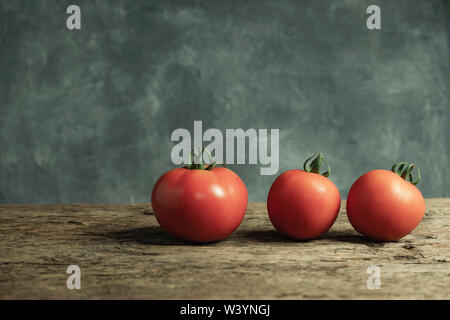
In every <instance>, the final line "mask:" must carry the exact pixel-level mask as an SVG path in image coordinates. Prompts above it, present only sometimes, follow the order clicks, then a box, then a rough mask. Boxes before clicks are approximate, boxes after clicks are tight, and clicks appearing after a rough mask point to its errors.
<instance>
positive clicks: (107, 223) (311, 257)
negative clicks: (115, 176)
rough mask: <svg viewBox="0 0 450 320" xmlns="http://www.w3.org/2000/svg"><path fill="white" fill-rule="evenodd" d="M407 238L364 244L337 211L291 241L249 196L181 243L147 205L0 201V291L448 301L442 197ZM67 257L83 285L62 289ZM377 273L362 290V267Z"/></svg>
mask: <svg viewBox="0 0 450 320" xmlns="http://www.w3.org/2000/svg"><path fill="white" fill-rule="evenodd" d="M426 204H427V211H426V216H425V217H424V219H423V221H422V222H421V224H420V225H419V227H418V228H417V229H416V230H415V231H414V232H413V233H412V234H411V235H408V236H407V237H405V238H403V239H402V240H400V241H398V242H393V243H376V242H371V241H369V240H367V239H365V238H363V237H362V236H360V235H358V234H357V233H356V232H355V231H354V230H353V229H352V227H351V225H350V224H349V222H348V221H347V217H346V215H345V208H344V205H345V203H343V208H342V210H341V213H340V214H339V217H338V220H337V221H336V223H335V225H334V226H333V227H332V228H331V229H330V231H329V232H328V233H326V234H325V235H323V236H322V237H321V238H320V239H318V240H314V241H307V242H296V241H291V240H287V239H285V238H283V237H282V236H280V235H279V234H278V233H277V232H276V231H275V230H274V229H273V227H272V225H271V224H270V221H269V219H268V216H267V213H266V207H265V203H250V204H249V208H248V212H247V215H246V218H245V220H244V221H243V223H242V225H241V226H240V227H239V229H238V230H237V231H236V232H235V233H234V234H233V235H232V236H230V237H229V238H227V239H226V240H224V241H221V242H217V243H213V244H207V245H195V244H188V243H184V242H181V241H179V240H177V239H175V238H173V237H171V236H169V235H168V234H166V233H165V232H164V231H163V230H161V229H160V227H159V226H158V224H157V222H156V220H155V217H154V216H153V213H152V209H151V205H150V204H141V205H92V204H74V205H1V206H0V298H1V299H16V298H19V299H37V298H44V299H62V298H63V299H66V298H68V299H135V298H137V299H235V298H239V299H316V298H317V299H341V298H345V299H367V298H368V299H384V298H387V299H400V298H401V299H411V298H414V299H423V298H426V299H428V298H436V299H448V298H450V233H449V225H450V199H429V200H427V201H426ZM69 265H78V266H79V267H80V269H81V290H76V289H74V290H69V289H67V286H66V281H67V278H68V276H69V275H68V274H66V269H67V267H68V266H69ZM370 265H376V266H378V267H379V268H380V271H381V288H380V289H372V290H369V289H368V288H367V285H366V281H367V279H368V277H369V274H367V272H366V271H367V267H368V266H370Z"/></svg>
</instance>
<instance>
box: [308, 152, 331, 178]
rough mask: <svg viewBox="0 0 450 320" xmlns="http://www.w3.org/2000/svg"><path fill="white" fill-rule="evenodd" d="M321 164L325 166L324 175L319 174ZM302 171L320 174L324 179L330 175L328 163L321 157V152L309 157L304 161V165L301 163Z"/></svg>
mask: <svg viewBox="0 0 450 320" xmlns="http://www.w3.org/2000/svg"><path fill="white" fill-rule="evenodd" d="M322 163H325V165H326V166H327V171H325V172H324V173H320V168H321V167H322ZM303 169H304V170H305V171H306V172H311V173H316V174H320V175H322V176H324V177H328V176H329V175H330V174H331V169H330V166H329V165H328V162H327V161H326V160H325V158H324V157H323V153H322V152H319V153H316V154H314V155H312V156H311V157H309V158H308V159H306V161H305V163H303Z"/></svg>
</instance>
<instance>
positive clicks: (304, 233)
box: [267, 154, 341, 240]
mask: <svg viewBox="0 0 450 320" xmlns="http://www.w3.org/2000/svg"><path fill="white" fill-rule="evenodd" d="M319 157H320V158H319ZM321 157H322V155H321V154H319V155H318V156H317V158H316V160H314V161H317V162H318V163H316V164H318V168H317V167H316V170H312V171H316V173H314V172H306V162H308V160H309V159H308V160H307V161H306V162H305V171H302V170H299V169H295V170H290V171H287V172H285V173H283V174H281V175H280V176H279V177H278V178H277V179H276V180H275V182H274V183H273V184H272V187H271V188H270V191H269V195H268V197H267V211H268V213H269V218H270V221H271V222H272V224H273V226H274V227H275V228H276V229H277V230H278V231H279V232H281V233H283V234H284V235H286V236H288V237H291V238H294V239H300V240H307V239H314V238H317V237H319V236H320V235H321V234H323V233H324V232H326V231H327V230H328V229H329V228H330V227H331V226H332V225H333V223H334V221H335V220H336V218H337V215H338V213H339V208H340V206H341V197H340V195H339V191H338V189H337V188H336V186H335V185H334V183H333V182H331V181H330V180H329V179H328V178H326V177H325V176H322V175H320V174H319V171H320V162H321V161H322V160H323V158H321ZM310 159H311V158H310ZM325 163H326V162H325ZM327 166H328V164H327ZM328 169H329V168H328ZM328 173H329V170H328Z"/></svg>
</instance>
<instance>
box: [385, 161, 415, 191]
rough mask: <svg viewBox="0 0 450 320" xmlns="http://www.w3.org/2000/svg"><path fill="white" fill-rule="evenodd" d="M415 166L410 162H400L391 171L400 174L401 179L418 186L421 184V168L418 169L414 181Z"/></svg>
mask: <svg viewBox="0 0 450 320" xmlns="http://www.w3.org/2000/svg"><path fill="white" fill-rule="evenodd" d="M414 168H415V167H414V164H413V163H411V164H410V163H408V162H404V161H400V162H397V163H395V164H394V165H393V166H392V169H391V171H392V172H394V173H396V174H398V175H399V176H400V177H401V178H403V179H404V180H406V181H408V182H411V183H412V184H413V185H416V184H418V183H419V182H420V178H421V177H420V168H417V178H416V179H414V177H413V175H412V171H413V170H414Z"/></svg>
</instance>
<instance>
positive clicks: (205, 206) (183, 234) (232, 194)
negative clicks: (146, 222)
mask: <svg viewBox="0 0 450 320" xmlns="http://www.w3.org/2000/svg"><path fill="white" fill-rule="evenodd" d="M202 158H203V150H202V153H201V156H200V159H202ZM151 198H152V200H151V201H152V207H153V211H154V212H155V217H156V219H157V221H158V223H159V225H160V226H161V227H162V228H163V229H164V230H166V231H167V232H168V233H170V234H172V235H173V236H175V237H178V238H180V239H183V240H188V241H193V242H212V241H218V240H222V239H224V238H226V237H227V236H229V235H230V234H231V233H232V232H233V231H234V230H235V229H236V228H237V227H238V226H239V225H240V223H241V222H242V220H243V218H244V215H245V211H246V208H247V202H248V193H247V189H246V187H245V184H244V182H243V181H242V180H241V179H240V178H239V176H238V175H237V174H236V173H234V172H233V171H231V170H230V169H227V168H225V167H218V166H216V163H215V162H214V163H212V164H210V165H205V164H202V163H201V161H200V163H191V164H189V165H187V166H186V167H183V168H176V169H173V170H170V171H169V172H167V173H165V174H164V175H163V176H161V177H160V178H159V180H158V181H157V182H156V184H155V185H154V187H153V191H152V197H151Z"/></svg>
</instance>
